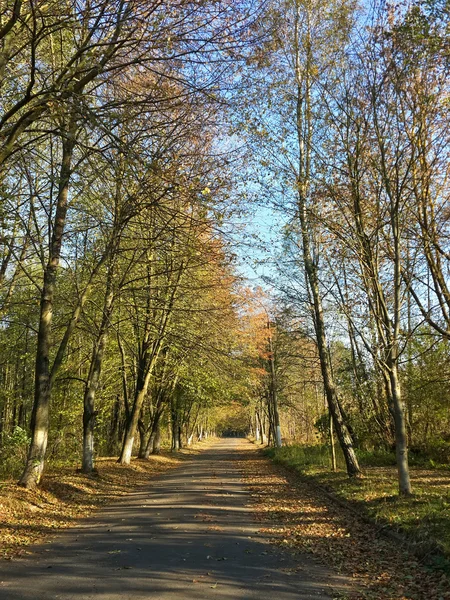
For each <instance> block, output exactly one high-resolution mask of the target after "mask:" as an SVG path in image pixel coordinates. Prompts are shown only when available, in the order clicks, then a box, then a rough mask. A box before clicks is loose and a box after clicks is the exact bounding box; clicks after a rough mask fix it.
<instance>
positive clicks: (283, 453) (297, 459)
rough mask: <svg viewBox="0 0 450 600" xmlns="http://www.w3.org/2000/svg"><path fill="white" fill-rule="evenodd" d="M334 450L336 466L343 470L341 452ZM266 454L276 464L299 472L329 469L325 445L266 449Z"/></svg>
mask: <svg viewBox="0 0 450 600" xmlns="http://www.w3.org/2000/svg"><path fill="white" fill-rule="evenodd" d="M336 450H337V452H336V459H337V464H338V466H339V467H340V468H345V464H344V457H343V455H342V452H341V451H340V450H339V449H338V448H336ZM266 453H267V455H268V456H270V457H271V458H273V459H274V460H275V461H276V462H279V463H282V464H284V465H288V466H289V467H293V468H295V469H298V470H300V471H309V470H314V469H315V468H319V469H331V451H330V447H329V446H326V445H325V444H317V445H302V446H297V445H295V446H283V447H282V448H268V449H267V450H266Z"/></svg>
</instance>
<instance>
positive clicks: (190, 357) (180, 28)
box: [0, 0, 258, 487]
mask: <svg viewBox="0 0 450 600" xmlns="http://www.w3.org/2000/svg"><path fill="white" fill-rule="evenodd" d="M257 14H258V5H257V3H255V4H253V3H252V2H242V3H240V2H233V3H232V4H230V3H228V2H216V1H211V2H209V1H207V0H205V1H202V2H192V1H189V0H178V1H176V2H165V1H163V0H150V1H148V2H141V1H139V0H129V1H124V0H100V1H99V2H96V3H91V2H84V1H78V0H67V1H65V2H62V3H61V2H60V1H58V2H56V1H53V2H52V1H50V2H47V1H46V2H44V1H41V0H1V2H0V44H1V46H0V82H1V83H0V86H1V99H0V144H1V150H0V195H1V200H2V203H1V222H0V227H1V242H2V254H1V265H0V271H1V272H0V286H1V287H0V296H1V317H2V328H1V331H0V344H1V347H2V350H1V367H0V368H1V378H2V398H1V411H2V419H1V435H2V440H3V441H4V442H5V443H6V442H7V440H8V439H10V437H11V435H12V434H13V432H14V431H17V430H16V429H15V428H17V427H21V428H22V429H23V430H25V431H27V430H28V423H29V421H30V420H31V434H30V435H31V439H30V444H29V451H28V456H27V460H26V466H25V469H24V471H23V474H22V476H21V479H20V483H21V484H22V485H24V486H26V487H33V486H35V485H36V484H38V483H39V480H40V478H41V476H42V472H43V468H44V461H45V457H46V454H47V447H48V440H49V436H50V441H51V449H52V452H54V453H56V454H58V453H59V455H61V454H62V453H66V454H67V449H68V448H69V447H70V439H71V438H73V440H74V441H73V446H74V447H75V446H76V447H78V446H79V440H80V436H79V434H78V429H76V427H78V426H75V420H77V419H78V418H79V417H81V415H80V411H81V412H82V421H83V442H82V447H83V459H82V465H83V470H84V471H86V472H89V471H90V470H92V469H93V468H94V431H95V429H94V428H95V423H97V430H98V431H99V432H101V434H102V436H101V445H102V447H103V449H104V450H105V451H106V450H109V451H113V450H115V448H116V446H117V445H119V446H120V461H121V462H122V463H123V464H127V463H128V462H129V461H130V458H131V454H132V451H133V446H134V444H135V438H136V437H137V436H138V435H139V456H148V454H149V453H150V452H151V451H152V450H154V449H155V448H156V449H157V448H158V438H159V431H160V424H161V419H166V421H167V420H169V421H170V428H171V430H172V434H173V435H172V439H173V442H172V443H173V446H174V448H177V447H178V446H179V444H180V439H181V437H182V434H184V435H185V436H186V438H187V439H192V435H193V430H194V428H195V427H196V426H197V424H200V423H201V422H202V419H203V420H204V419H205V410H206V408H207V406H208V405H209V404H210V403H211V402H213V401H218V402H220V401H225V400H227V399H229V398H230V397H231V396H232V395H233V393H236V391H235V388H236V386H238V385H239V378H237V383H235V384H232V383H231V382H230V385H225V380H227V378H228V379H230V378H231V374H232V373H233V370H235V368H234V367H230V356H231V354H232V353H233V352H238V350H236V344H237V343H238V340H237V339H236V336H234V337H233V335H232V332H233V331H234V330H235V329H236V323H237V313H236V305H237V302H238V301H237V300H236V297H235V286H236V281H235V277H234V275H233V271H232V268H231V264H230V262H231V260H232V255H231V253H230V252H229V251H228V250H227V248H226V246H225V244H224V242H223V240H222V238H221V236H220V234H219V233H218V217H217V215H216V208H215V206H213V204H212V201H211V198H212V197H213V196H214V198H215V199H216V202H217V204H216V206H218V204H220V198H221V197H222V198H224V197H225V196H226V190H227V173H228V170H229V169H228V167H227V157H226V156H225V155H224V152H223V151H221V150H220V148H218V147H217V144H216V139H217V123H218V121H219V111H220V110H221V104H223V97H222V87H223V86H224V85H225V83H226V82H227V81H229V79H230V77H231V76H232V73H233V69H234V68H235V66H236V65H237V64H238V63H239V61H240V60H241V55H242V53H243V51H244V49H245V46H246V43H247V41H248V38H249V36H250V34H251V29H252V24H253V22H254V19H255V17H256V16H257ZM231 57H233V61H231ZM222 118H223V117H222ZM219 375H220V379H219ZM233 386H234V387H233ZM99 400H100V405H99Z"/></svg>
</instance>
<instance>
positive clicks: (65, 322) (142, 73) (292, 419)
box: [0, 0, 450, 553]
mask: <svg viewBox="0 0 450 600" xmlns="http://www.w3.org/2000/svg"><path fill="white" fill-rule="evenodd" d="M449 11H450V9H449V4H448V2H447V1H446V0H405V1H404V2H399V3H390V2H386V1H384V0H374V2H365V1H362V0H361V2H357V1H356V0H339V1H338V0H279V1H277V2H275V1H274V0H172V1H170V2H169V1H167V0H128V1H126V0H96V1H95V2H92V1H91V0H45V1H44V0H0V200H1V205H0V319H1V323H0V479H1V480H2V481H3V482H7V484H8V485H10V484H11V483H14V485H15V483H16V482H17V483H18V485H19V486H20V487H23V488H26V489H29V490H34V489H36V488H38V487H39V486H40V485H41V483H42V481H45V477H46V472H47V469H50V471H51V472H54V471H57V470H58V469H60V468H66V467H67V466H69V467H70V468H71V469H79V470H80V471H81V472H82V473H84V474H93V473H97V468H99V467H98V461H100V460H102V459H104V458H105V457H113V458H114V460H118V463H119V465H130V463H131V461H132V459H133V460H134V459H135V458H137V459H141V460H146V459H149V457H151V456H153V455H158V454H160V453H161V452H163V453H164V452H166V451H168V450H170V451H171V452H172V453H177V452H178V451H179V450H181V449H183V448H190V447H192V446H193V445H195V443H198V442H201V441H204V440H207V439H210V438H214V437H220V436H222V435H225V436H230V435H233V436H234V435H239V436H248V437H249V438H250V439H251V440H252V441H253V442H254V443H255V444H256V445H257V446H267V447H268V450H267V451H266V452H267V455H268V456H270V457H272V458H273V459H274V460H275V461H277V462H279V463H282V464H285V465H286V464H287V465H289V466H290V467H294V468H296V469H297V470H299V471H301V472H303V473H304V474H307V476H308V477H312V478H314V477H315V478H318V479H317V480H320V481H322V483H323V482H326V484H327V485H329V486H331V488H333V489H334V490H335V492H336V490H337V492H336V493H338V494H339V495H340V496H341V497H344V496H345V497H346V498H347V499H348V498H349V497H351V498H353V500H354V501H356V500H358V501H362V502H363V503H364V498H367V497H369V496H370V495H371V494H373V495H376V494H381V496H382V497H384V496H392V497H396V496H399V498H400V500H401V499H403V500H402V501H403V502H405V503H406V504H402V505H401V506H403V507H406V508H405V511H406V513H407V512H408V510H409V509H408V506H409V507H410V508H411V507H412V506H414V511H415V513H417V514H415V516H414V518H412V517H411V519H410V520H408V518H409V517H410V516H411V515H410V514H409V516H408V515H406V516H405V514H403V513H402V516H401V517H398V519H399V520H400V521H402V524H403V525H404V526H405V527H406V529H408V528H410V529H414V528H416V527H419V529H420V528H422V529H423V530H424V532H425V533H424V535H425V536H428V535H429V529H430V527H429V526H428V525H427V523H429V522H433V523H434V521H433V519H435V517H436V515H437V514H438V513H441V515H442V511H444V513H445V515H446V516H445V519H446V520H445V522H444V520H443V521H442V523H441V525H438V524H436V523H434V524H433V527H435V528H436V529H439V527H441V529H442V531H441V533H442V536H441V537H442V539H441V541H440V542H439V543H440V544H441V546H442V548H444V550H445V552H448V553H450V510H449V503H448V498H449V493H450V492H449V473H448V469H449V468H450V347H449V340H450V279H449V275H450V272H449V266H450V263H449V260H450V237H449V236H450V204H449V191H450V179H449V177H450V162H449V156H450V154H449V150H450V112H449V107H450V104H449V69H450V53H449V39H450V37H449V24H450V19H449V17H450V15H449ZM377 469H384V471H383V476H381V474H380V473H381V471H377ZM414 473H416V476H414ZM418 473H420V474H421V477H422V479H421V478H420V477H419V475H417V474H418ZM386 474H387V475H386ZM436 474H438V475H439V481H436V482H435V483H433V482H432V478H433V477H434V476H437V475H436ZM385 476H386V477H385ZM347 478H348V479H347ZM423 478H425V479H423ZM416 480H417V482H416ZM430 481H431V483H430ZM433 485H435V488H433V489H432V487H431V486H433ZM354 486H357V488H358V490H359V491H357V492H356V491H355V489H356V488H355V487H354ZM358 486H359V487H358ZM361 486H362V487H361ZM8 489H9V488H8ZM361 490H363V491H362V492H361ZM358 494H360V495H361V496H362V499H361V498H360V497H359V496H358ZM427 494H430V495H429V496H427ZM418 496H419V497H420V498H421V499H422V500H423V504H424V505H426V506H422V504H421V505H420V507H419V505H418V504H417V498H418ZM408 502H410V503H414V502H416V504H408ZM371 510H372V509H371ZM373 510H378V509H377V508H376V507H375V508H374V509H373ZM383 510H384V509H383ZM411 511H412V508H411ZM414 511H413V512H414ZM417 511H418V512H417ZM377 514H378V513H377ZM407 517H408V518H407ZM383 518H386V519H388V520H389V519H391V518H392V519H394V520H395V519H397V517H396V516H394V517H392V515H391V516H389V515H388V516H386V515H384V517H383ZM422 518H423V519H425V521H426V520H427V519H428V521H427V523H422V521H421V519H422ZM436 518H437V517H436ZM442 519H444V517H442ZM433 535H434V534H433ZM427 539H428V537H427Z"/></svg>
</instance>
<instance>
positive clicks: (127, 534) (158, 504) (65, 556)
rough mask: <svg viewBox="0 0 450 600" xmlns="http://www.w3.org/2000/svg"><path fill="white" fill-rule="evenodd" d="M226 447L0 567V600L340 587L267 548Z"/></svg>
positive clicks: (253, 599)
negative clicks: (23, 556)
mask: <svg viewBox="0 0 450 600" xmlns="http://www.w3.org/2000/svg"><path fill="white" fill-rule="evenodd" d="M242 442H243V440H236V439H224V440H220V441H218V442H217V443H215V444H214V445H213V446H212V447H210V448H209V449H206V450H204V451H203V452H201V453H199V454H198V455H195V456H192V457H190V458H189V459H188V460H186V461H185V462H183V464H182V465H181V466H180V467H177V468H176V469H174V470H171V471H169V472H168V473H166V474H164V475H160V476H159V477H157V478H155V479H152V480H151V481H150V482H149V484H148V486H146V487H144V488H140V489H139V490H138V491H136V492H134V493H132V494H129V495H127V496H125V497H124V498H122V499H121V500H120V501H117V502H114V503H113V504H110V505H109V506H107V507H105V508H104V509H102V510H101V511H99V512H97V513H96V514H95V515H94V516H93V517H90V518H88V519H85V520H83V521H81V522H80V524H79V525H78V526H77V527H75V528H72V529H70V530H66V531H64V532H60V533H59V534H57V535H56V538H55V539H54V540H53V541H52V542H51V543H49V544H46V545H41V546H36V547H35V548H34V549H33V553H32V554H31V555H29V556H28V557H27V558H23V559H18V560H15V561H12V562H3V563H0V599H1V600H44V599H45V600H53V599H61V600H91V599H95V600H119V599H120V600H144V599H145V600H149V599H152V600H169V599H170V600H182V599H183V600H191V599H192V600H201V599H203V598H205V599H206V598H207V599H208V600H210V599H212V600H225V599H236V600H237V599H239V600H241V599H242V600H244V599H245V600H263V599H265V598H276V600H306V599H312V598H314V599H316V600H325V599H330V598H334V597H335V596H336V594H335V593H334V591H333V590H337V589H341V590H342V589H345V584H346V582H345V581H344V580H343V579H340V578H339V577H338V576H336V575H334V574H333V573H331V572H330V571H328V570H327V569H326V568H325V567H323V566H321V565H319V564H317V563H316V562H314V561H313V560H312V559H311V558H310V557H309V556H303V555H291V554H290V553H288V552H282V551H281V550H279V549H278V548H276V547H275V546H273V545H272V544H270V543H269V540H268V539H267V537H265V535H263V534H261V533H260V532H259V531H258V529H259V525H258V523H257V522H256V521H255V519H254V516H253V515H252V505H251V502H250V498H249V495H248V492H247V491H246V490H245V489H244V487H243V485H242V483H241V481H240V473H239V471H238V469H237V468H236V464H235V459H240V460H242V459H244V460H245V455H246V452H245V447H244V448H243V447H242V446H243V444H242Z"/></svg>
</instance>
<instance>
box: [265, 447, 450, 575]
mask: <svg viewBox="0 0 450 600" xmlns="http://www.w3.org/2000/svg"><path fill="white" fill-rule="evenodd" d="M267 454H268V455H269V456H270V457H271V458H273V459H274V460H275V461H276V462H278V463H281V464H283V465H286V466H288V467H290V468H293V469H294V470H296V471H297V472H299V473H300V474H302V475H303V476H307V477H308V479H309V480H310V481H311V483H313V484H316V485H319V486H321V488H323V489H325V490H326V491H327V492H328V493H329V494H331V495H332V496H334V497H336V498H337V499H338V500H340V501H344V502H345V503H347V504H348V506H349V507H350V508H352V509H354V510H357V511H358V513H359V514H361V515H363V516H365V517H366V518H369V519H370V520H371V521H373V522H374V523H376V524H377V525H379V526H380V527H382V528H385V529H386V530H388V531H396V532H398V533H400V534H401V535H402V536H403V537H404V538H405V540H406V541H407V542H408V544H409V546H410V548H411V549H412V550H413V551H414V552H415V553H416V554H417V555H418V556H419V557H420V558H421V559H422V560H425V561H427V562H429V563H430V564H433V565H435V566H437V567H439V568H442V569H444V570H445V571H447V572H450V471H449V470H448V469H424V468H420V467H412V468H411V479H412V486H413V491H414V496H413V497H411V498H399V497H398V495H397V473H396V469H395V467H394V466H385V465H383V466H373V465H371V466H365V467H364V478H363V479H358V480H350V479H348V477H347V476H346V474H345V471H344V470H342V469H339V470H338V471H337V472H336V473H333V472H331V470H330V467H329V453H328V450H327V449H326V448H324V447H321V446H315V447H305V446H288V447H284V448H280V449H274V448H270V449H268V450H267ZM362 462H363V464H364V462H365V461H364V460H363V461H362ZM367 462H371V463H373V462H374V461H373V457H370V458H369V460H368V461H367ZM385 462H386V461H385Z"/></svg>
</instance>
